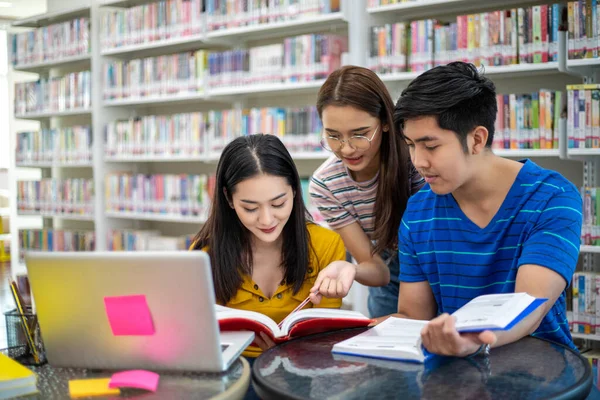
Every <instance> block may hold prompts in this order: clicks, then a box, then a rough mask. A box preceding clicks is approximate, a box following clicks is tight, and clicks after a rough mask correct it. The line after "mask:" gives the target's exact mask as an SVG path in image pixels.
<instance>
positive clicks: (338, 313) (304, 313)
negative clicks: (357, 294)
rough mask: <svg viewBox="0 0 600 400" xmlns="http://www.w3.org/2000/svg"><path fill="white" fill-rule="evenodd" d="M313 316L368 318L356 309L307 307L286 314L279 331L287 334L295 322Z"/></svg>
mask: <svg viewBox="0 0 600 400" xmlns="http://www.w3.org/2000/svg"><path fill="white" fill-rule="evenodd" d="M313 318H342V319H343V318H345V319H365V320H367V319H369V318H367V317H365V316H364V315H363V314H362V313H360V312H358V311H350V310H340V309H337V308H307V309H305V310H300V311H296V312H295V313H293V314H292V315H289V316H287V317H286V318H285V319H284V320H283V324H282V325H281V332H283V333H284V334H285V335H287V334H288V333H289V331H290V329H291V328H292V326H294V325H295V324H296V323H298V322H300V321H305V320H307V319H313Z"/></svg>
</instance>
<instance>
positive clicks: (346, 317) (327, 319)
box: [216, 305, 372, 343]
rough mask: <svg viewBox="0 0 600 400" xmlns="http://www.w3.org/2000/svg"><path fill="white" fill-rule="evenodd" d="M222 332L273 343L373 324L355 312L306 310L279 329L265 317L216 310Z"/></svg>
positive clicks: (251, 313)
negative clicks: (264, 338) (263, 336)
mask: <svg viewBox="0 0 600 400" xmlns="http://www.w3.org/2000/svg"><path fill="white" fill-rule="evenodd" d="M216 311H217V319H218V320H219V328H220V329H221V331H224V332H225V331H252V332H254V333H255V334H256V335H257V336H258V334H259V333H260V332H264V333H266V334H267V335H268V336H269V337H270V338H271V339H272V340H273V341H274V342H275V343H281V342H285V341H286V340H289V339H290V338H293V337H301V336H307V335H312V334H315V333H321V332H328V331H334V330H339V329H347V328H358V327H364V326H367V325H369V324H370V323H371V322H372V320H371V319H370V318H367V317H365V316H364V315H363V314H361V313H360V312H358V311H348V310H339V309H332V308H308V309H305V310H300V311H296V312H294V313H292V314H290V315H288V316H287V317H286V318H285V319H284V321H282V322H283V323H282V324H281V326H278V325H277V323H276V322H275V321H273V320H272V319H271V318H269V317H267V316H266V315H264V314H261V313H259V312H255V311H247V310H237V309H233V308H228V307H223V306H219V305H217V306H216Z"/></svg>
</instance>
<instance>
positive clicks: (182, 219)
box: [104, 211, 206, 224]
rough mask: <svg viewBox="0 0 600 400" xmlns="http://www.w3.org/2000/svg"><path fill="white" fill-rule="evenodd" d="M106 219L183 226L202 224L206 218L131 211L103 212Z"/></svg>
mask: <svg viewBox="0 0 600 400" xmlns="http://www.w3.org/2000/svg"><path fill="white" fill-rule="evenodd" d="M104 215H105V216H106V217H108V218H120V219H133V220H143V221H158V222H176V223H185V224H203V223H204V222H206V218H204V217H199V216H195V215H179V214H159V213H138V212H132V211H105V212H104Z"/></svg>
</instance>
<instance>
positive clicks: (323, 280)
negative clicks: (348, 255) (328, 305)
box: [310, 261, 356, 304]
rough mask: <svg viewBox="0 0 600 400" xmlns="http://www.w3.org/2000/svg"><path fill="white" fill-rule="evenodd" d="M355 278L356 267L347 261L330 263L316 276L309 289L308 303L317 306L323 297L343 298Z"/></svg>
mask: <svg viewBox="0 0 600 400" xmlns="http://www.w3.org/2000/svg"><path fill="white" fill-rule="evenodd" d="M355 277H356V265H354V264H351V263H349V262H347V261H334V262H332V263H331V264H329V265H328V266H327V267H326V268H325V269H323V270H322V271H321V272H320V273H319V276H317V280H316V281H315V284H314V285H313V287H312V289H310V301H312V302H313V303H314V304H319V303H320V302H321V298H322V297H323V296H325V297H331V298H342V297H345V296H346V295H347V294H348V292H349V291H350V288H351V287H352V283H354V278H355Z"/></svg>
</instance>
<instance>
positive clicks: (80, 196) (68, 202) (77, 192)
mask: <svg viewBox="0 0 600 400" xmlns="http://www.w3.org/2000/svg"><path fill="white" fill-rule="evenodd" d="M17 209H18V210H19V211H25V212H45V213H56V214H80V215H93V211H94V181H93V180H92V179H83V178H72V179H57V178H47V179H41V180H39V181H18V182H17Z"/></svg>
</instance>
